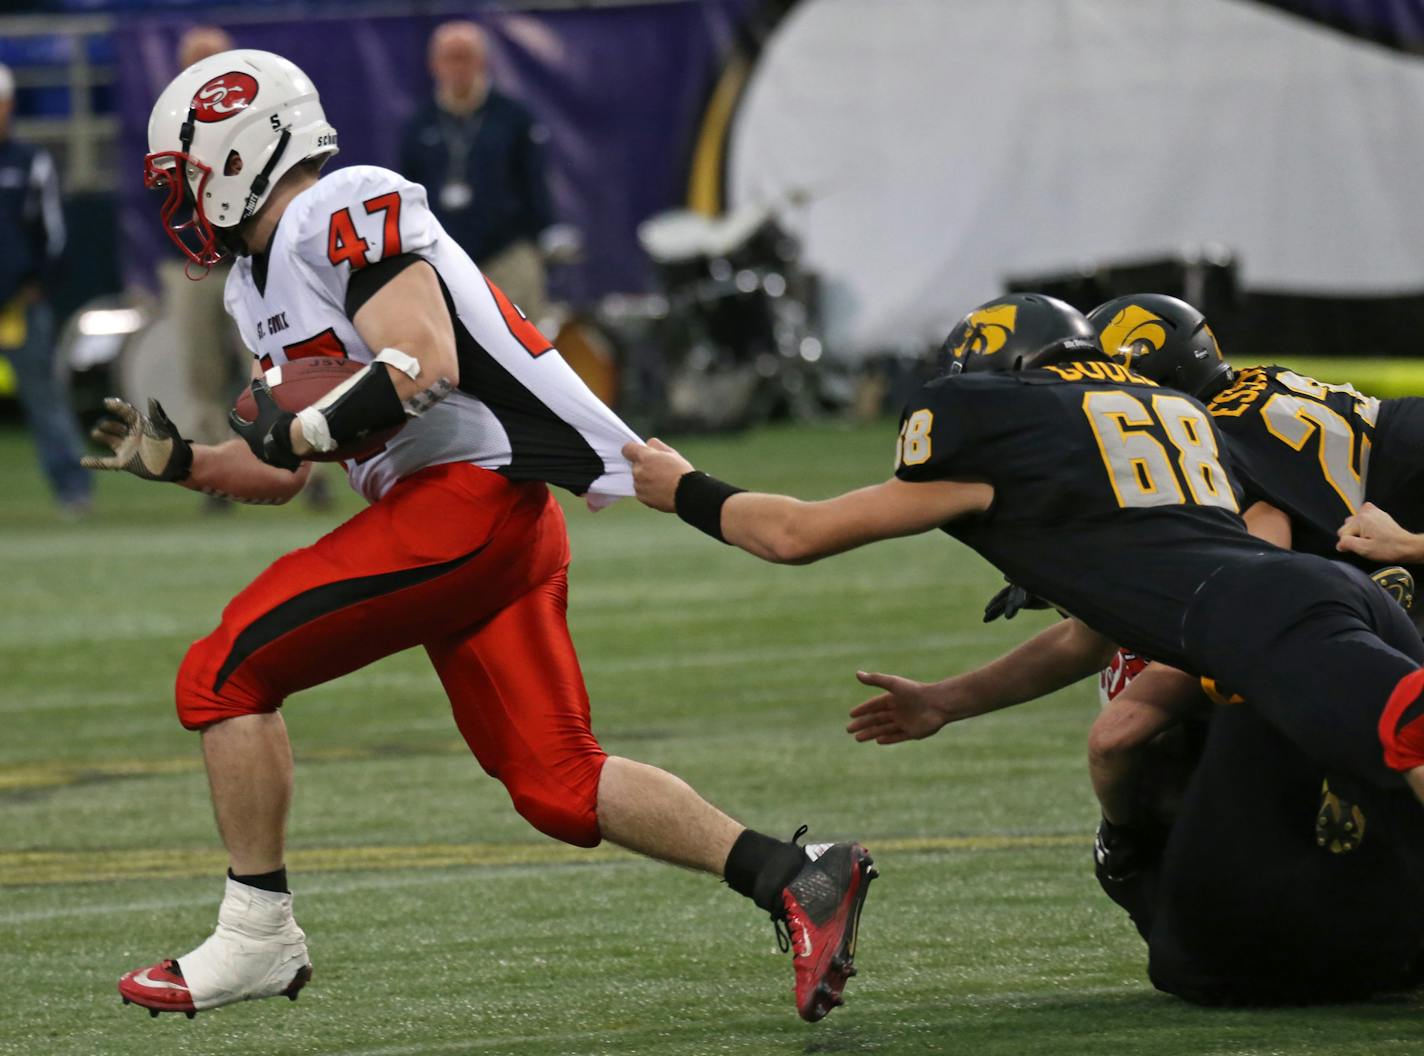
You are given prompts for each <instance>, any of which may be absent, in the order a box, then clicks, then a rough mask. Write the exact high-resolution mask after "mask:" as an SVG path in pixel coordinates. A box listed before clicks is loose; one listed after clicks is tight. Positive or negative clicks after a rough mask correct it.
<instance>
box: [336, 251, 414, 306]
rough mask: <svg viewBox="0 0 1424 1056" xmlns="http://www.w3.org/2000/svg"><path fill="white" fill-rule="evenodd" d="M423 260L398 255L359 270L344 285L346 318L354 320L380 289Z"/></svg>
mask: <svg viewBox="0 0 1424 1056" xmlns="http://www.w3.org/2000/svg"><path fill="white" fill-rule="evenodd" d="M424 259H425V258H424V257H420V256H417V255H416V254H414V253H400V254H397V255H396V256H394V257H387V258H386V259H385V260H379V261H377V262H376V263H374V264H369V265H367V266H366V267H364V268H359V269H358V270H357V271H356V272H355V273H354V274H352V276H351V281H350V282H348V283H347V284H346V318H348V319H355V318H356V313H357V312H359V311H360V310H361V308H362V306H363V305H365V303H366V302H367V301H369V300H370V299H371V298H372V297H374V296H376V294H377V293H379V292H380V290H381V287H382V286H384V285H385V284H386V283H388V282H390V281H391V280H392V279H393V278H395V277H396V276H397V275H399V274H400V273H401V272H403V271H405V269H406V268H408V267H410V266H411V265H412V264H419V263H421V262H422V261H423V260H424Z"/></svg>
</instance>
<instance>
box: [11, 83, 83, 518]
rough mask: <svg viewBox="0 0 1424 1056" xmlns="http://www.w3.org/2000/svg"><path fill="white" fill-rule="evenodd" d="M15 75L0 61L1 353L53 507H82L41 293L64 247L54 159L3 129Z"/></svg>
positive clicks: (68, 414)
mask: <svg viewBox="0 0 1424 1056" xmlns="http://www.w3.org/2000/svg"><path fill="white" fill-rule="evenodd" d="M14 109H15V78H14V76H13V75H12V74H11V73H10V69H9V67H7V66H0V247H3V250H0V352H3V353H4V354H5V355H6V356H8V357H9V359H10V362H11V364H13V366H14V368H15V379H16V381H17V383H18V385H19V389H20V402H21V404H22V405H23V406H24V408H25V419H26V421H27V422H28V423H29V427H30V433H31V434H32V435H33V436H34V439H35V447H36V448H37V450H38V454H39V458H40V465H41V466H43V467H44V472H45V475H46V476H47V477H48V478H49V485H50V488H51V489H52V490H53V492H54V496H55V499H56V501H57V502H58V503H59V506H60V509H61V510H62V511H64V512H65V513H67V514H71V515H83V514H85V513H87V512H88V511H89V508H90V504H91V498H90V496H91V494H92V492H93V482H92V481H91V480H90V479H89V473H88V471H87V470H84V469H81V468H80V466H79V454H80V449H81V447H82V445H83V441H82V439H81V437H80V434H79V425H78V423H77V422H76V421H75V418H74V411H73V409H72V408H71V407H70V405H69V394H68V391H67V389H66V386H65V383H64V380H63V376H62V375H61V374H60V372H59V371H58V370H57V369H56V367H55V362H54V312H53V310H52V309H51V308H50V305H49V301H48V300H47V295H48V292H49V288H50V287H51V285H52V283H53V281H54V279H55V275H56V272H57V270H58V267H59V259H60V254H61V253H62V252H63V251H64V214H63V211H62V209H61V206H60V200H59V175H58V173H56V172H55V168H54V161H53V160H52V159H51V158H50V156H49V154H48V153H47V152H46V151H45V150H43V149H41V148H40V147H36V146H32V145H30V144H28V143H20V142H18V141H17V140H15V139H14V138H13V137H12V136H11V135H10V118H11V115H12V114H13V113H14Z"/></svg>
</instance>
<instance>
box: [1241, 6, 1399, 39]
mask: <svg viewBox="0 0 1424 1056" xmlns="http://www.w3.org/2000/svg"><path fill="white" fill-rule="evenodd" d="M1257 2H1258V3H1263V4H1266V5H1267V6H1269V7H1278V8H1282V9H1283V10H1286V11H1289V12H1291V13H1292V14H1295V15H1299V16H1301V17H1302V18H1308V19H1310V20H1311V21H1312V22H1323V23H1324V24H1325V25H1327V26H1333V27H1334V28H1336V29H1338V30H1341V31H1342V32H1345V33H1349V34H1350V35H1351V36H1356V37H1363V38H1364V39H1365V40H1372V41H1374V42H1375V43H1376V44H1384V45H1386V46H1387V47H1391V48H1398V49H1400V50H1402V51H1413V52H1421V51H1424V0H1257Z"/></svg>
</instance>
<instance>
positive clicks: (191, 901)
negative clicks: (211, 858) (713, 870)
mask: <svg viewBox="0 0 1424 1056" xmlns="http://www.w3.org/2000/svg"><path fill="white" fill-rule="evenodd" d="M629 866H639V867H642V866H652V867H657V866H658V863H656V862H652V861H645V860H643V859H638V858H635V859H632V860H627V861H613V862H580V863H578V864H577V866H576V867H577V868H579V869H598V870H607V869H626V868H628V867H629ZM572 867H574V863H547V862H546V863H541V864H539V865H514V866H502V867H499V868H500V872H501V873H502V874H511V873H512V874H520V873H525V874H532V873H537V872H544V871H546V870H548V869H550V868H554V869H567V868H572ZM474 880H475V877H474V874H472V873H471V871H470V869H469V868H468V867H464V866H453V867H451V868H450V869H449V870H447V871H441V872H403V873H383V874H379V875H376V876H367V877H361V878H349V877H348V878H344V879H326V880H323V879H320V878H313V879H303V880H302V881H301V886H300V887H299V888H297V889H296V892H297V894H298V895H299V896H300V897H301V898H302V899H303V900H304V901H305V900H306V898H307V897H308V896H311V895H325V896H340V895H349V894H356V893H358V892H362V891H387V890H392V889H395V888H402V887H436V886H440V885H443V884H469V883H473V882H474ZM120 882H122V883H128V882H129V881H120ZM222 892H223V887H222V881H221V880H214V881H213V885H212V891H211V892H209V893H207V894H202V895H187V896H184V897H182V898H177V897H171V898H162V899H148V900H145V901H125V902H90V903H88V904H86V905H82V906H54V907H52V908H49V909H29V910H20V911H19V912H16V913H0V925H6V926H18V925H24V924H41V923H44V922H45V921H47V920H63V919H67V918H71V917H95V916H107V915H109V914H117V913H155V912H159V911H167V910H170V909H181V908H184V907H187V906H212V907H213V911H214V912H216V911H217V906H218V903H219V902H221V901H222Z"/></svg>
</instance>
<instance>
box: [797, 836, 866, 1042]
mask: <svg viewBox="0 0 1424 1056" xmlns="http://www.w3.org/2000/svg"><path fill="white" fill-rule="evenodd" d="M878 875H879V874H878V873H877V872H876V870H875V864H874V862H873V861H872V860H871V857H870V855H869V854H868V853H866V850H865V848H864V847H862V846H861V845H860V844H858V843H833V844H831V845H830V846H829V847H827V848H826V849H825V850H824V851H822V853H821V854H820V855H819V856H818V857H816V858H815V859H814V860H812V861H808V862H807V863H806V865H805V867H804V868H802V870H801V871H800V872H799V873H797V874H796V878H795V879H794V880H792V881H791V883H789V884H787V885H786V888H785V889H784V890H783V891H782V893H781V900H782V904H783V905H784V906H785V907H786V919H785V924H786V931H787V940H788V945H789V946H790V949H791V956H792V964H793V966H794V967H795V969H796V1011H797V1012H798V1013H800V1015H801V1018H802V1019H804V1020H806V1021H807V1022H808V1023H814V1022H816V1021H817V1020H818V1019H821V1018H823V1017H824V1016H825V1015H826V1013H828V1012H830V1010H831V1009H833V1008H835V1007H836V1006H838V1005H842V1004H844V1003H845V1002H844V999H843V998H842V997H841V993H842V991H844V990H845V985H846V982H847V981H848V980H849V979H850V978H851V976H853V975H855V963H854V962H855V938H856V932H857V930H858V929H859V927H860V910H861V907H862V906H863V905H864V904H865V895H866V889H867V888H868V887H869V886H870V881H872V880H874V879H875V878H876V876H878Z"/></svg>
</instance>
